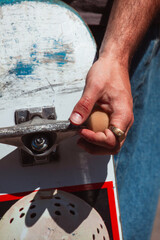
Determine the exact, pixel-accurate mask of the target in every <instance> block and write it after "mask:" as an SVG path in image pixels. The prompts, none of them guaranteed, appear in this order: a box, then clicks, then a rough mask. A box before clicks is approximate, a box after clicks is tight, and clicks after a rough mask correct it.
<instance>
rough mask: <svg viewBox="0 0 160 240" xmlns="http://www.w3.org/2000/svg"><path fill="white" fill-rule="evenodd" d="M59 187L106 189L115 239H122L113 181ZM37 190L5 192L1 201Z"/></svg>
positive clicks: (0, 197) (74, 190) (71, 190)
mask: <svg viewBox="0 0 160 240" xmlns="http://www.w3.org/2000/svg"><path fill="white" fill-rule="evenodd" d="M53 189H55V188H52V189H44V190H43V191H49V190H53ZM58 189H60V190H63V191H66V192H79V191H85V190H94V189H106V190H107V193H108V201H109V210H110V216H111V226H112V233H113V240H120V236H119V228H118V219H117V211H116V202H115V194H114V189H113V182H112V181H110V182H104V183H93V184H85V185H76V186H69V187H60V188H58ZM37 191H38V190H34V191H28V192H22V193H15V194H3V195H0V202H6V201H12V200H18V199H21V198H23V197H24V196H26V195H28V194H30V193H32V192H37Z"/></svg>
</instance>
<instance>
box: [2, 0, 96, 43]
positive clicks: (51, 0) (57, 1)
mask: <svg viewBox="0 0 160 240" xmlns="http://www.w3.org/2000/svg"><path fill="white" fill-rule="evenodd" d="M25 1H26V0H0V6H3V5H7V4H11V5H12V4H15V3H21V2H25ZM27 1H28V2H42V3H43V2H44V3H48V4H56V5H58V6H61V7H64V8H66V9H68V10H70V11H71V12H73V13H74V14H75V15H76V16H77V17H78V18H79V19H80V20H81V21H82V23H83V24H84V25H85V27H86V28H87V30H88V32H89V34H90V36H91V38H92V40H93V42H94V43H95V40H94V37H93V35H92V33H91V31H90V29H89V27H88V26H87V24H86V23H85V22H84V21H83V19H82V18H81V16H80V15H79V14H78V12H77V11H76V10H75V9H74V8H72V7H70V6H69V5H67V4H66V3H64V2H62V1H60V0H27ZM95 44H96V43H95Z"/></svg>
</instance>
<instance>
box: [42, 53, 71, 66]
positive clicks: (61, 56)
mask: <svg viewBox="0 0 160 240" xmlns="http://www.w3.org/2000/svg"><path fill="white" fill-rule="evenodd" d="M66 55H67V54H66V52H65V51H61V52H57V53H50V52H46V53H44V57H46V58H49V59H53V60H54V61H55V62H56V63H57V65H58V66H59V67H62V66H63V65H64V64H66V63H67V58H66Z"/></svg>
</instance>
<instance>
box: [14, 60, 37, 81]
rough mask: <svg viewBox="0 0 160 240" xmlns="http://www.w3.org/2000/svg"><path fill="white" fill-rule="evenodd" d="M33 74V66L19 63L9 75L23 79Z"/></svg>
mask: <svg viewBox="0 0 160 240" xmlns="http://www.w3.org/2000/svg"><path fill="white" fill-rule="evenodd" d="M32 72H33V64H25V63H23V62H21V61H20V62H18V63H17V65H16V67H15V68H13V69H11V70H9V74H15V75H16V76H17V77H20V78H22V77H23V76H26V75H31V74H32Z"/></svg>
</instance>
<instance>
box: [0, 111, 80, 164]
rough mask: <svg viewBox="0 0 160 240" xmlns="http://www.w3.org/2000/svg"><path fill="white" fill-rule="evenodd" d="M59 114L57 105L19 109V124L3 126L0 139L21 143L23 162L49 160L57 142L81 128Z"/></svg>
mask: <svg viewBox="0 0 160 240" xmlns="http://www.w3.org/2000/svg"><path fill="white" fill-rule="evenodd" d="M56 118H57V117H56V113H55V108H54V107H43V108H31V109H20V110H16V111H15V124H16V125H15V126H12V127H7V128H0V143H4V144H9V145H13V146H16V147H18V148H19V150H20V155H21V160H22V163H23V165H33V164H41V163H47V162H49V161H50V160H51V159H52V158H53V155H54V153H55V152H56V148H57V145H58V144H59V143H60V142H61V141H63V140H64V139H66V138H69V137H72V136H74V135H76V134H77V130H78V129H80V127H76V126H73V125H71V124H70V121H58V120H56Z"/></svg>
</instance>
